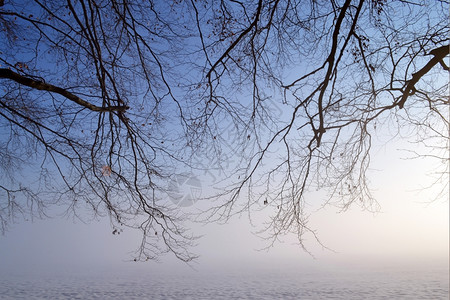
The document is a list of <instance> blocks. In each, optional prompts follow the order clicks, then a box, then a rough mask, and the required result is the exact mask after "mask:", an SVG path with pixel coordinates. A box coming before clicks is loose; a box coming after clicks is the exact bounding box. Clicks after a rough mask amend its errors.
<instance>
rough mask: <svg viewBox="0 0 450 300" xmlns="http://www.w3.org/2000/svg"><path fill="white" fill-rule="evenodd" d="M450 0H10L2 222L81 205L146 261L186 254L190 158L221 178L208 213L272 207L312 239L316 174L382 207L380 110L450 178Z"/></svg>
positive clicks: (341, 202) (280, 225)
mask: <svg viewBox="0 0 450 300" xmlns="http://www.w3.org/2000/svg"><path fill="white" fill-rule="evenodd" d="M448 4H449V2H448V1H444V0H441V1H439V0H436V1H428V0H409V1H404V0H396V1H395V0H392V1H389V0H254V1H247V0H242V1H238V0H217V1H216V0H204V1H197V0H173V1H172V0H168V1H166V0H164V1H163V0H148V1H139V0H132V1H115V0H95V1H94V0H74V1H72V0H68V1H51V0H42V1H40V0H39V1H38V0H36V1H31V0H29V1H23V0H5V1H0V29H1V30H0V40H1V41H2V42H1V43H0V106H1V107H0V131H1V140H0V150H1V152H2V155H1V158H0V168H1V175H0V224H1V225H0V228H1V229H2V231H5V230H6V229H7V226H8V224H10V222H13V221H14V220H15V219H16V218H17V217H25V218H28V217H29V216H44V215H45V211H46V208H47V207H49V206H50V207H51V206H52V205H65V207H66V208H67V212H68V213H70V214H74V215H77V214H78V213H79V212H80V210H83V209H85V208H87V209H88V210H89V211H90V212H91V213H92V216H108V217H109V218H110V220H111V224H112V226H113V233H119V232H120V231H121V230H123V229H124V228H133V229H137V230H140V231H141V232H142V242H141V243H140V246H139V247H138V250H137V252H136V260H146V259H153V258H158V257H159V256H160V255H161V254H163V253H166V252H169V253H172V254H174V255H175V256H176V257H178V258H179V259H181V260H184V261H189V260H191V259H193V258H194V257H195V254H193V253H191V250H190V246H191V245H192V244H193V242H194V241H195V237H194V236H193V235H191V233H190V232H189V230H187V229H186V228H185V227H184V225H183V224H184V223H183V221H184V220H185V218H186V216H185V215H184V214H183V209H181V208H180V207H177V206H176V205H173V203H171V202H170V201H168V199H169V198H170V197H171V195H170V188H168V182H170V181H171V180H174V178H177V176H184V175H183V174H187V173H190V172H193V170H196V171H199V172H205V174H209V176H210V177H214V180H213V181H214V183H215V187H216V189H214V190H213V191H218V192H213V193H211V194H208V195H207V196H205V197H207V198H208V199H214V201H212V202H211V205H210V206H209V207H207V208H206V209H205V210H204V211H203V212H202V213H203V216H205V220H206V221H211V222H214V221H226V220H227V219H229V218H230V217H231V216H233V215H234V214H236V213H241V212H243V211H252V210H254V209H260V208H261V207H263V208H264V209H267V210H268V211H269V212H270V214H271V218H270V220H269V221H268V222H267V224H266V227H265V228H262V229H263V231H264V233H265V237H266V238H267V239H269V243H270V242H274V241H276V239H277V237H278V236H280V235H284V234H287V233H294V234H295V235H297V237H298V240H299V242H300V244H301V245H303V244H302V240H303V236H304V234H306V233H309V234H313V235H314V231H312V230H311V229H309V227H308V224H307V214H306V213H305V209H304V206H305V203H306V202H307V200H308V199H307V193H308V191H310V190H311V189H316V188H317V189H322V190H324V191H326V192H327V194H328V198H326V199H324V203H330V204H334V205H338V206H339V207H341V208H342V209H346V208H348V207H349V206H350V205H352V204H354V203H356V204H359V205H362V206H363V207H366V208H369V209H370V208H373V207H374V206H376V201H375V199H374V198H373V196H372V194H371V191H370V189H369V181H368V178H367V170H368V167H369V165H370V150H371V143H372V135H373V133H374V132H376V131H377V126H379V125H380V124H385V123H389V126H390V127H391V133H392V136H393V137H394V138H395V137H396V136H397V135H399V134H400V133H401V132H402V128H404V127H405V126H406V127H407V128H409V130H412V131H413V132H414V134H413V135H412V137H411V139H412V141H414V142H417V143H420V144H422V145H424V146H426V147H429V149H430V152H429V153H427V155H430V156H433V157H436V158H437V159H440V160H442V161H443V164H442V165H443V168H444V171H443V172H442V176H443V177H441V179H442V178H444V180H443V182H448V181H447V180H445V178H447V177H446V176H448V146H449V134H448V133H449V121H448V107H449V106H448V105H449V86H448V76H449V74H448V70H449V69H448V55H449V36H450V31H449V23H448V20H449V19H448V9H449V5H448ZM439 184H441V183H439ZM447 187H448V186H447ZM447 187H446V186H443V187H442V191H443V192H444V193H445V192H446V190H447Z"/></svg>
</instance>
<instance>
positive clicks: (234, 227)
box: [0, 142, 449, 273]
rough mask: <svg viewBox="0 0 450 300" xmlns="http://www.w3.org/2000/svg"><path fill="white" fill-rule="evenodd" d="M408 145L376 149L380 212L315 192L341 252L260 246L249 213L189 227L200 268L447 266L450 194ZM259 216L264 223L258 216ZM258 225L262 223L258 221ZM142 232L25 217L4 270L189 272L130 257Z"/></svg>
mask: <svg viewBox="0 0 450 300" xmlns="http://www.w3.org/2000/svg"><path fill="white" fill-rule="evenodd" d="M404 145H405V144H400V143H398V142H390V143H389V144H387V145H384V146H378V147H376V146H375V147H374V150H375V151H374V155H373V158H372V161H373V163H372V166H371V171H370V176H371V177H370V179H371V182H372V187H373V189H374V195H375V197H376V198H377V200H378V201H379V203H380V205H381V209H380V212H378V213H371V212H367V211H362V210H361V209H360V208H359V207H357V206H353V207H352V208H351V209H350V210H349V211H347V212H342V213H339V211H338V210H337V209H336V208H334V207H327V208H325V209H320V210H317V208H318V207H319V205H320V204H321V203H322V201H323V195H321V193H320V192H318V193H315V194H311V196H310V197H315V198H314V199H312V198H311V200H313V201H310V203H317V207H312V206H313V204H312V205H311V207H310V209H309V211H310V212H311V217H310V225H311V227H312V228H313V229H316V230H317V233H318V235H319V237H320V238H321V241H322V242H323V243H324V244H325V245H326V246H327V247H329V248H330V249H332V250H334V251H335V252H332V251H329V250H324V249H322V248H321V247H320V246H319V245H318V244H317V243H316V242H314V241H311V240H307V241H306V245H307V246H308V247H309V248H308V249H309V250H310V251H311V253H312V254H313V255H314V256H315V258H313V257H312V256H310V255H309V254H306V253H305V252H304V251H302V250H301V249H300V248H299V247H298V246H297V245H296V244H295V239H294V238H292V237H286V238H285V239H284V241H283V242H282V243H278V244H276V245H275V247H273V248H272V249H271V250H269V251H258V250H257V249H261V248H263V247H264V246H265V245H266V244H265V242H264V241H262V240H261V239H259V238H258V237H256V236H255V235H253V234H252V233H251V232H252V231H256V230H257V228H254V227H251V225H249V222H248V220H247V218H246V217H245V216H242V217H241V218H234V219H232V220H231V222H230V223H229V224H226V225H217V224H210V225H206V226H203V225H199V224H192V225H189V226H190V227H191V228H193V229H194V233H199V234H203V235H204V236H203V237H202V238H201V239H200V240H199V241H198V242H199V245H198V247H196V248H195V249H193V250H194V251H195V252H196V253H197V254H200V255H201V256H200V258H199V259H198V260H197V261H196V262H195V263H193V264H192V266H193V267H194V268H195V269H196V270H210V269H215V270H235V271H236V270H250V269H260V268H266V269H274V268H275V269H279V270H283V269H288V268H304V269H321V268H335V267H337V268H348V269H352V268H358V267H396V266H399V267H400V266H403V267H405V266H422V267H430V268H432V267H443V268H448V253H449V226H448V225H449V203H448V199H446V198H445V197H447V196H445V197H444V198H443V199H442V198H441V199H437V200H435V201H433V202H429V200H430V199H431V197H432V195H435V193H436V188H437V187H434V188H431V189H422V188H421V186H424V185H426V184H427V180H429V178H428V177H426V176H425V174H426V172H427V171H430V172H432V171H433V170H434V167H433V166H432V165H430V161H427V160H420V159H416V160H405V159H401V158H404V157H405V152H404V151H401V150H398V149H399V148H403V146H404ZM256 221H262V220H259V219H257V220H256ZM256 223H257V222H256ZM138 242H139V236H137V235H136V234H135V233H132V232H129V231H125V232H124V233H123V234H121V235H119V236H117V235H112V234H111V228H110V227H109V224H108V222H107V220H100V221H99V222H92V223H90V224H83V223H82V222H80V221H77V220H75V221H74V220H72V219H64V218H53V219H50V220H35V221H34V222H25V221H19V222H18V223H17V224H14V225H13V226H12V228H11V229H10V231H9V232H7V234H6V235H5V236H2V237H0V251H1V255H0V270H2V271H3V272H18V273H22V272H46V271H50V272H58V271H61V272H64V271H65V270H74V269H79V270H85V271H86V270H95V269H99V268H100V269H101V268H115V269H117V270H120V269H124V268H125V269H145V270H159V271H160V270H166V271H170V272H171V271H174V270H188V272H190V268H189V267H187V266H186V265H185V264H183V263H181V262H178V261H176V260H175V259H173V258H171V257H164V258H162V263H154V262H147V263H134V262H130V261H129V260H130V259H131V256H130V252H131V251H133V250H134V249H135V247H136V246H137V243H138Z"/></svg>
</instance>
